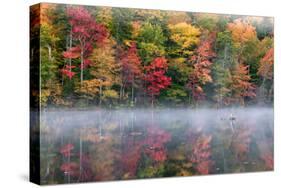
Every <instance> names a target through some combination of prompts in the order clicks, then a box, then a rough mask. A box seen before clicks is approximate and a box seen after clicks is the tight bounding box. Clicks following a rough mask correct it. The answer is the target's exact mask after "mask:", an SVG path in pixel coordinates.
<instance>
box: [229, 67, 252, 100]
mask: <svg viewBox="0 0 281 188" xmlns="http://www.w3.org/2000/svg"><path fill="white" fill-rule="evenodd" d="M250 80H251V76H250V75H249V66H245V65H243V64H239V65H237V66H236V69H235V70H234V71H233V75H232V84H231V86H230V89H231V91H232V94H233V96H232V97H233V99H232V100H234V102H239V103H240V104H241V105H244V102H245V101H244V98H245V97H250V98H253V97H255V96H256V93H255V88H256V87H255V85H254V84H253V83H251V82H250Z"/></svg>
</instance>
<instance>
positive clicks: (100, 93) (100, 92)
mask: <svg viewBox="0 0 281 188" xmlns="http://www.w3.org/2000/svg"><path fill="white" fill-rule="evenodd" d="M99 90H100V91H99V95H100V98H99V105H100V106H101V97H102V85H101V84H100V87H99Z"/></svg>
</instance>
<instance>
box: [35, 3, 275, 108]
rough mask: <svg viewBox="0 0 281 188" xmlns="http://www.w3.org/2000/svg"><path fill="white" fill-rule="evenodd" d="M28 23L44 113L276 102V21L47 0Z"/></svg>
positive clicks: (38, 6)
mask: <svg viewBox="0 0 281 188" xmlns="http://www.w3.org/2000/svg"><path fill="white" fill-rule="evenodd" d="M30 24H31V42H32V40H36V39H38V37H39V40H40V49H39V50H40V52H39V53H40V62H39V63H40V94H39V93H37V94H34V95H39V96H40V97H39V98H40V105H41V106H42V107H52V106H54V107H82V108H83V107H94V106H97V107H106V108H120V107H125V108H127V107H161V106H171V107H197V106H202V105H204V106H208V107H216V108H223V107H230V106H251V105H263V106H272V105H273V93H274V88H273V72H274V71H273V69H274V44H273V41H274V33H273V30H274V28H273V18H270V17H257V16H239V15H219V14H210V13H190V12H179V11H162V10H148V9H127V8H111V7H91V6H78V5H62V4H47V3H44V4H40V5H37V6H33V7H31V22H30ZM33 51H34V49H33V48H31V52H30V56H31V59H32V58H33V57H32V55H33ZM37 63H38V62H37ZM38 66H39V65H38Z"/></svg>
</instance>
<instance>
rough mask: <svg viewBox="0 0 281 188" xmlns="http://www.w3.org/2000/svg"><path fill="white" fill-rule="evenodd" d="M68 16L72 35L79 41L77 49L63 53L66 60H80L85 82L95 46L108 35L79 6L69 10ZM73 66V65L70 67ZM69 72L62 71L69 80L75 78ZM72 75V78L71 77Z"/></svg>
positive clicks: (102, 27)
mask: <svg viewBox="0 0 281 188" xmlns="http://www.w3.org/2000/svg"><path fill="white" fill-rule="evenodd" d="M67 16H68V18H69V24H70V26H71V35H72V37H73V39H74V40H76V41H77V45H76V46H75V47H72V48H69V49H68V50H67V51H65V52H64V53H63V56H64V57H65V58H69V59H72V58H73V59H75V58H80V61H81V63H80V80H81V83H82V82H83V73H84V72H83V70H84V69H85V68H86V67H87V66H88V65H89V64H90V63H91V61H90V60H89V59H88V57H89V56H90V55H91V53H92V51H93V44H94V43H96V44H99V43H101V42H102V41H103V40H104V39H105V38H106V37H107V35H108V33H107V30H106V28H105V27H104V26H103V25H101V24H98V23H97V22H96V20H95V19H94V18H93V17H92V15H91V14H90V13H89V12H88V11H87V9H85V8H83V7H81V6H77V7H69V8H67ZM70 66H71V65H70ZM70 72H71V69H70V70H69V71H62V73H63V74H65V75H67V76H68V77H69V78H71V77H72V76H74V74H73V75H72V74H71V73H70ZM69 75H71V76H69Z"/></svg>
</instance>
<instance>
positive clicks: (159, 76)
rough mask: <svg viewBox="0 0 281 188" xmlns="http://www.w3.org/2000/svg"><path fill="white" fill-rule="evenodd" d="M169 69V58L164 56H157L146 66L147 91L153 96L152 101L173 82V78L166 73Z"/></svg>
mask: <svg viewBox="0 0 281 188" xmlns="http://www.w3.org/2000/svg"><path fill="white" fill-rule="evenodd" d="M167 69H168V64H167V60H166V59H165V58H163V57H158V58H155V59H154V60H153V61H152V62H151V64H150V65H148V66H145V71H146V73H145V81H146V83H147V84H146V87H147V89H146V92H147V93H148V94H149V95H150V96H151V99H152V101H153V100H154V97H156V96H157V95H159V94H160V91H161V90H163V89H165V88H167V87H168V86H169V85H170V84H171V78H170V77H168V76H166V75H165V73H166V71H167Z"/></svg>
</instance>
